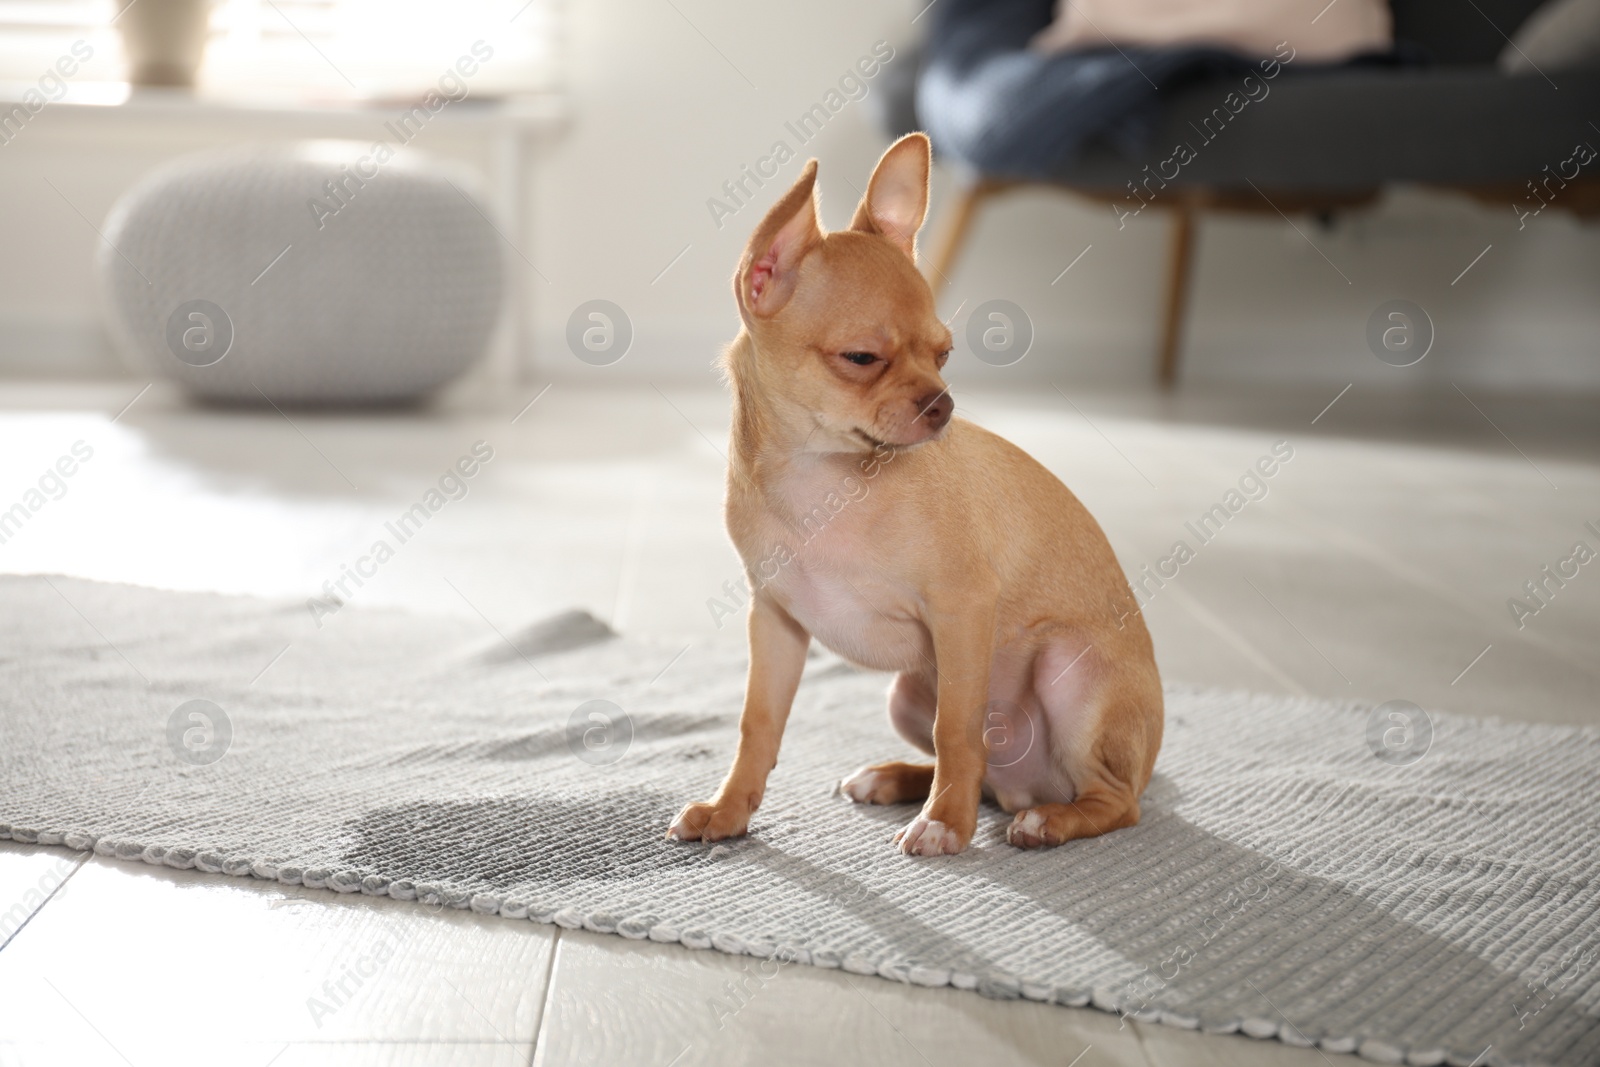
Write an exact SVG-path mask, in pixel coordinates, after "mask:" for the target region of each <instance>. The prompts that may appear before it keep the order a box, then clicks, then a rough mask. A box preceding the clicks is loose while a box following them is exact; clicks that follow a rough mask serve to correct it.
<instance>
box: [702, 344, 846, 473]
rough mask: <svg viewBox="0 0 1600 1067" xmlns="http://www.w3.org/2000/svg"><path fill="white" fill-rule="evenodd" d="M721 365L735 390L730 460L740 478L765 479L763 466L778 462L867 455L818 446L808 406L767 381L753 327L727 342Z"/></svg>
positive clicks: (788, 464) (790, 463)
mask: <svg viewBox="0 0 1600 1067" xmlns="http://www.w3.org/2000/svg"><path fill="white" fill-rule="evenodd" d="M722 366H723V369H724V371H725V372H726V374H727V377H728V382H729V385H730V386H731V387H732V392H733V426H732V432H731V434H730V437H729V449H728V463H729V465H730V466H731V467H732V469H733V475H734V477H736V478H744V479H749V480H751V481H753V482H756V483H759V482H760V480H761V479H760V475H761V473H762V472H763V471H765V470H769V469H771V468H772V467H774V466H780V467H786V468H792V467H794V466H796V465H798V464H809V463H828V462H841V463H852V462H855V461H856V460H858V459H859V458H861V456H864V455H866V453H861V454H860V455H858V454H857V453H856V452H854V451H839V452H829V451H819V450H817V449H816V448H815V447H814V446H815V443H816V422H815V420H814V419H812V418H811V416H810V415H808V414H807V413H806V412H805V411H803V410H801V409H800V408H798V407H797V406H795V405H793V404H788V403H785V402H784V401H783V400H782V399H781V396H780V394H779V393H778V392H777V391H776V390H774V389H771V388H768V387H766V383H764V382H763V381H762V373H763V372H762V366H761V354H760V352H759V351H757V348H756V342H755V338H753V337H752V336H750V333H749V331H748V330H741V331H739V336H738V337H737V338H735V339H734V341H733V343H732V344H731V345H729V346H728V349H727V352H726V353H725V354H724V356H723V361H722Z"/></svg>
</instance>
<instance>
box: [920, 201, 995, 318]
mask: <svg viewBox="0 0 1600 1067" xmlns="http://www.w3.org/2000/svg"><path fill="white" fill-rule="evenodd" d="M1001 188H1002V186H1001V185H1000V183H997V182H990V181H986V180H984V179H983V178H978V177H967V178H963V179H962V180H961V184H960V185H958V186H957V187H956V189H955V192H954V193H952V194H951V201H950V203H949V204H948V205H946V207H945V209H944V212H943V213H942V214H941V216H940V219H939V225H938V227H937V228H936V230H935V232H934V235H933V242H932V244H933V252H932V254H931V255H930V256H929V257H928V285H929V287H930V288H931V289H933V295H934V298H935V299H938V297H939V294H940V293H941V292H942V291H943V290H944V287H945V286H946V285H947V284H949V282H950V272H951V271H953V270H955V264H956V257H958V256H959V255H961V249H962V247H963V246H964V245H965V244H966V243H967V233H968V231H969V230H970V229H971V228H972V220H973V217H974V216H975V215H976V214H977V212H978V206H979V205H980V204H981V203H982V202H983V201H984V200H986V199H987V198H988V197H989V196H990V195H991V194H993V193H995V192H997V191H998V190H999V189H1001Z"/></svg>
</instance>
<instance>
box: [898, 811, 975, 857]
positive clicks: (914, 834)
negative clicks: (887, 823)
mask: <svg viewBox="0 0 1600 1067" xmlns="http://www.w3.org/2000/svg"><path fill="white" fill-rule="evenodd" d="M971 836H972V835H970V834H968V835H966V836H965V837H963V836H962V835H961V833H960V832H959V831H957V830H956V829H955V828H954V827H951V826H946V825H945V824H944V823H942V822H940V821H938V820H937V819H930V818H928V817H927V816H926V815H918V816H917V817H916V818H915V819H912V820H911V824H910V825H909V826H907V827H906V828H905V829H904V830H901V831H900V832H899V833H898V834H896V835H895V841H896V842H897V843H898V844H899V845H900V851H901V852H904V853H905V854H906V855H908V856H954V855H955V854H956V853H958V852H960V851H962V850H963V849H965V848H966V847H967V841H968V840H969V839H970V838H971Z"/></svg>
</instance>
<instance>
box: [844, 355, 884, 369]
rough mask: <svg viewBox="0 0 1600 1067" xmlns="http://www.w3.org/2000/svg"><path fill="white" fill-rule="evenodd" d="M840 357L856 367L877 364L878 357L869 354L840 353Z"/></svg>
mask: <svg viewBox="0 0 1600 1067" xmlns="http://www.w3.org/2000/svg"><path fill="white" fill-rule="evenodd" d="M840 355H842V356H843V357H844V358H845V359H847V360H849V361H850V362H851V363H854V364H855V365H856V366H858V367H869V366H871V365H872V364H874V363H876V362H878V357H877V356H875V355H873V354H872V353H871V352H842V353H840Z"/></svg>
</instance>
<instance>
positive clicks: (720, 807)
mask: <svg viewBox="0 0 1600 1067" xmlns="http://www.w3.org/2000/svg"><path fill="white" fill-rule="evenodd" d="M749 828H750V809H749V808H748V807H747V806H745V805H743V804H736V803H733V802H723V803H721V804H718V803H716V802H714V801H713V802H711V803H706V804H690V805H688V806H687V807H685V808H684V809H683V810H682V811H681V812H679V813H678V817H677V818H676V819H674V820H673V822H672V826H671V827H670V828H668V830H667V837H668V839H669V840H672V841H721V840H722V839H723V838H725V837H743V836H744V832H745V831H746V830H747V829H749Z"/></svg>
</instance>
